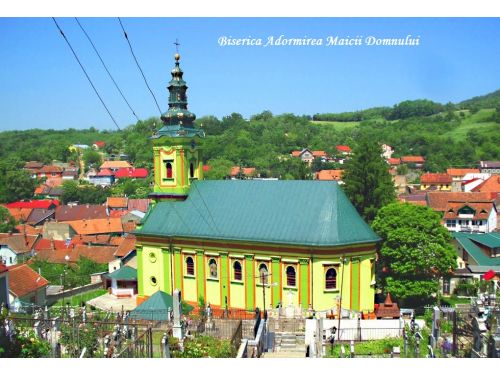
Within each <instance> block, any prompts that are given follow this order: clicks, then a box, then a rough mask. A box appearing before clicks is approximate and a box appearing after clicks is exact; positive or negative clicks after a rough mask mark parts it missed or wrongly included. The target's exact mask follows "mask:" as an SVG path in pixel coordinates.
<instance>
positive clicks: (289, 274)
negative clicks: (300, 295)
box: [286, 266, 296, 286]
mask: <svg viewBox="0 0 500 375" xmlns="http://www.w3.org/2000/svg"><path fill="white" fill-rule="evenodd" d="M295 284H296V280H295V267H292V266H288V267H287V268H286V285H288V286H295Z"/></svg>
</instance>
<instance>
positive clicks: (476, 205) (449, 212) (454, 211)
mask: <svg viewBox="0 0 500 375" xmlns="http://www.w3.org/2000/svg"><path fill="white" fill-rule="evenodd" d="M466 206H467V207H470V208H472V209H473V210H474V211H475V213H474V216H473V217H472V218H471V219H472V220H484V219H486V220H487V219H488V217H489V216H490V212H491V210H493V202H448V204H447V205H446V209H445V211H444V219H458V218H459V217H458V211H459V210H460V209H462V208H463V207H466Z"/></svg>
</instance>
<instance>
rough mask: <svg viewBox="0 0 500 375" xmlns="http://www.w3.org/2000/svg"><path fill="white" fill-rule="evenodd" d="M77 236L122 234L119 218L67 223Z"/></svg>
mask: <svg viewBox="0 0 500 375" xmlns="http://www.w3.org/2000/svg"><path fill="white" fill-rule="evenodd" d="M67 223H68V224H69V225H71V227H72V228H73V229H74V230H75V232H76V233H77V234H83V235H85V234H104V233H123V227H122V221H121V220H120V218H107V219H84V220H75V221H68V222H67Z"/></svg>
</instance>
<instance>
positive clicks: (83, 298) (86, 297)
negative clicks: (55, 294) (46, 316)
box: [53, 289, 108, 306]
mask: <svg viewBox="0 0 500 375" xmlns="http://www.w3.org/2000/svg"><path fill="white" fill-rule="evenodd" d="M107 292H108V291H107V290H104V289H98V290H92V291H90V292H85V293H81V294H77V295H74V296H72V297H68V298H65V299H64V304H65V305H66V304H67V303H68V302H69V304H70V306H81V304H82V302H87V301H90V300H91V299H94V298H97V297H99V296H102V295H103V294H106V293H107ZM62 305H63V300H62V299H60V300H59V301H57V302H56V303H55V304H54V305H53V306H62Z"/></svg>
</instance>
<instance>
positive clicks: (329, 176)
mask: <svg viewBox="0 0 500 375" xmlns="http://www.w3.org/2000/svg"><path fill="white" fill-rule="evenodd" d="M343 173H344V170H342V169H324V170H321V171H319V172H317V173H316V180H321V181H339V180H342V174H343Z"/></svg>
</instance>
